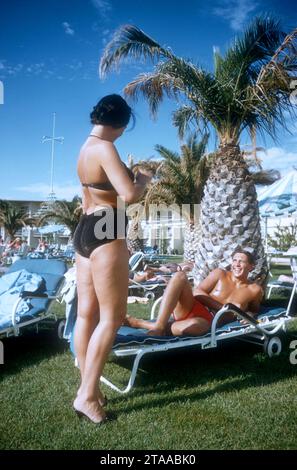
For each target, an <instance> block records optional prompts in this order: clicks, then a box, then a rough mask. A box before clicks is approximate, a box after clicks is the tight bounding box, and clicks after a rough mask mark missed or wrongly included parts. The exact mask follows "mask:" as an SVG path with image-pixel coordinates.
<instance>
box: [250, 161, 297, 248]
mask: <svg viewBox="0 0 297 470" xmlns="http://www.w3.org/2000/svg"><path fill="white" fill-rule="evenodd" d="M258 203H259V211H260V215H261V217H262V218H263V219H264V220H265V245H266V248H267V220H268V218H269V217H273V218H275V217H285V216H290V215H292V214H294V213H296V215H297V169H296V168H293V169H292V170H291V171H290V172H289V173H288V174H287V175H285V176H283V178H281V179H280V180H278V181H276V182H275V183H273V184H272V185H271V186H269V187H268V188H265V189H264V190H263V191H261V192H260V193H259V195H258Z"/></svg>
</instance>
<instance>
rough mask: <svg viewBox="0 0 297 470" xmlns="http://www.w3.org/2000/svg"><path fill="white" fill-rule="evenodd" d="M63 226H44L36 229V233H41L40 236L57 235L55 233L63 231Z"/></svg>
mask: <svg viewBox="0 0 297 470" xmlns="http://www.w3.org/2000/svg"><path fill="white" fill-rule="evenodd" d="M65 228H66V227H65V225H61V224H51V225H45V226H44V227H40V228H39V229H38V232H39V233H41V234H42V235H46V234H48V233H57V232H62V231H64V230H65Z"/></svg>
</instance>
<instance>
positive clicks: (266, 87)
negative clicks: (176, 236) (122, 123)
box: [100, 16, 297, 281]
mask: <svg viewBox="0 0 297 470" xmlns="http://www.w3.org/2000/svg"><path fill="white" fill-rule="evenodd" d="M296 39H297V29H295V30H294V31H293V32H292V33H290V34H289V35H287V36H286V34H285V33H284V32H283V31H282V30H281V27H280V23H279V22H278V21H277V20H275V19H273V18H271V17H268V16H267V17H266V16H262V17H257V18H255V19H254V21H253V22H252V23H251V24H250V25H249V26H248V27H247V29H246V30H245V32H244V33H243V34H242V36H241V37H240V38H237V39H236V40H235V41H234V43H233V45H232V46H231V47H229V49H228V50H227V51H226V53H225V55H224V56H222V55H221V54H220V53H219V52H218V51H215V53H214V71H213V72H208V71H207V70H204V69H203V68H201V67H199V66H196V65H194V64H193V63H192V62H191V61H189V60H185V59H183V58H180V57H177V56H176V55H174V54H173V52H172V51H171V49H169V48H165V47H162V46H161V45H160V44H158V43H157V42H156V41H155V40H154V39H152V38H150V37H149V36H148V35H146V34H145V33H144V32H143V31H141V30H140V29H139V28H137V27H135V26H130V25H128V26H124V27H122V28H120V29H119V30H118V31H117V32H116V34H115V36H114V38H113V39H112V41H111V42H110V43H109V44H108V45H107V46H106V49H105V52H104V55H103V57H102V59H101V64H100V72H101V75H102V76H103V75H104V74H106V73H107V72H108V71H110V70H111V69H112V68H114V67H116V66H118V65H119V63H120V62H121V61H122V60H123V59H125V58H126V57H129V56H131V57H134V58H136V59H140V58H145V59H151V60H152V61H155V66H154V69H153V71H152V72H150V73H142V74H140V75H139V76H138V77H137V78H136V79H134V80H133V81H132V82H130V83H129V84H128V85H127V86H126V88H125V93H126V94H127V95H128V96H130V97H133V98H137V96H138V95H139V94H142V95H143V96H144V97H145V98H146V99H147V100H148V103H149V105H150V109H151V111H152V113H154V114H155V113H156V111H157V108H158V105H159V104H160V102H161V101H162V99H163V97H164V95H165V94H166V95H167V96H169V97H173V98H177V99H180V98H184V103H183V104H182V105H181V106H180V107H179V108H178V109H177V111H176V112H175V113H174V115H173V122H174V124H175V125H176V126H177V128H178V131H179V135H180V136H181V137H182V136H183V135H184V134H185V132H186V131H187V130H188V129H189V127H190V126H191V125H194V126H195V128H196V129H197V128H198V129H200V130H203V129H205V128H206V127H207V128H210V129H212V130H214V132H215V134H216V137H217V141H218V144H219V145H218V149H217V150H216V151H215V152H214V153H213V155H212V157H213V158H211V165H210V170H209V178H208V181H207V183H206V185H205V188H204V196H203V198H202V203H201V228H202V230H201V234H202V236H201V240H200V244H199V249H198V251H197V254H196V264H197V270H196V280H197V281H198V280H199V279H201V278H203V277H205V276H206V275H207V274H208V273H209V272H210V270H212V269H213V268H214V267H216V266H218V265H220V266H222V267H226V266H227V265H228V264H229V259H230V255H231V253H232V251H233V250H234V249H236V248H237V247H238V245H241V246H243V247H248V248H250V249H251V250H253V251H254V254H255V255H256V257H257V266H256V269H255V270H254V273H253V275H254V278H258V279H259V278H261V280H263V277H265V275H266V273H267V265H266V261H265V260H264V248H263V244H262V240H261V232H260V219H259V210H258V204H257V196H256V191H255V186H254V183H253V181H252V179H251V177H250V175H249V172H248V170H247V166H246V163H245V161H244V159H243V156H242V154H241V152H240V148H239V140H240V136H241V133H242V132H243V131H244V130H247V131H249V132H250V133H252V132H255V131H257V132H260V133H264V132H267V133H268V134H270V135H271V136H272V137H275V136H276V127H277V125H280V126H281V127H282V128H285V121H284V112H286V111H288V112H289V113H290V114H292V106H291V103H290V99H289V97H290V93H291V92H292V90H291V89H290V83H291V81H292V74H293V73H294V72H296V69H297V59H296V57H297V55H296V44H295V43H296Z"/></svg>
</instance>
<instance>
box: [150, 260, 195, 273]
mask: <svg viewBox="0 0 297 470" xmlns="http://www.w3.org/2000/svg"><path fill="white" fill-rule="evenodd" d="M192 269H193V263H192V261H184V262H183V263H179V264H178V263H167V264H161V266H150V265H149V264H146V265H145V266H144V271H145V272H150V271H151V272H153V273H163V274H173V273H176V272H178V271H184V272H189V271H192Z"/></svg>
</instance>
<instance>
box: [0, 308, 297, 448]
mask: <svg viewBox="0 0 297 470" xmlns="http://www.w3.org/2000/svg"><path fill="white" fill-rule="evenodd" d="M129 311H130V313H137V314H138V315H139V316H148V307H147V306H138V305H130V306H129ZM296 338H297V320H296V322H294V323H293V324H292V325H291V328H290V332H289V335H288V342H287V344H286V346H285V348H284V350H283V352H282V354H281V355H280V356H278V357H276V358H273V359H269V358H268V357H266V356H265V354H264V353H263V352H262V350H261V349H260V348H258V347H256V346H253V345H247V344H246V343H245V344H244V343H240V342H237V341H233V342H232V343H229V344H228V345H225V346H224V347H220V348H219V349H216V350H212V351H203V352H199V351H197V350H195V349H192V350H188V351H187V352H185V351H184V352H175V353H173V352H172V353H168V352H166V353H165V352H164V353H161V354H159V355H158V356H157V357H156V356H153V357H150V358H148V359H146V360H145V361H143V363H142V365H141V368H140V369H141V370H140V372H139V373H138V376H137V381H136V387H135V388H134V389H133V391H132V392H130V394H128V395H124V396H121V395H119V394H117V393H116V392H113V391H110V390H109V389H108V388H107V387H105V386H103V389H104V392H106V394H107V395H108V398H109V405H108V408H107V409H110V410H112V411H113V412H115V413H116V415H117V419H116V420H115V421H112V422H110V423H108V424H107V425H105V426H102V427H100V428H97V427H96V426H94V425H93V424H92V423H89V422H87V421H85V420H79V419H78V418H77V417H76V415H75V414H74V413H73V411H72V409H71V405H72V401H73V399H74V396H75V393H76V390H77V387H78V384H79V373H78V370H77V369H76V368H75V367H74V363H73V357H72V355H71V353H70V352H69V349H68V345H67V344H65V343H64V342H61V341H59V340H57V339H56V337H55V335H54V332H53V329H52V328H50V327H48V326H46V325H44V326H43V327H42V328H40V332H39V334H36V333H34V332H26V333H25V334H23V335H22V336H21V337H19V338H9V339H6V340H4V348H5V364H4V365H2V366H0V367H1V369H0V371H1V387H0V408H1V420H0V448H1V449H82V450H83V449H97V450H99V449H100V450H104V449H105V450H124V449H131V450H133V449H144V450H146V449H155V450H164V449H168V450H173V449H179V450H190V449H192V450H199V449H296V417H297V397H296V390H297V365H291V364H290V362H289V354H290V349H289V342H290V341H291V340H292V339H296ZM129 367H131V362H130V361H128V360H125V361H124V360H122V361H121V362H120V363H119V362H117V363H115V362H112V361H110V362H108V364H107V365H106V369H105V375H107V376H110V377H112V378H113V380H114V381H115V382H117V383H118V384H122V385H123V384H124V383H125V380H127V378H128V376H129V374H128V370H127V369H129Z"/></svg>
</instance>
